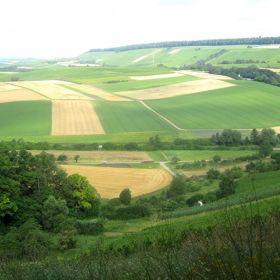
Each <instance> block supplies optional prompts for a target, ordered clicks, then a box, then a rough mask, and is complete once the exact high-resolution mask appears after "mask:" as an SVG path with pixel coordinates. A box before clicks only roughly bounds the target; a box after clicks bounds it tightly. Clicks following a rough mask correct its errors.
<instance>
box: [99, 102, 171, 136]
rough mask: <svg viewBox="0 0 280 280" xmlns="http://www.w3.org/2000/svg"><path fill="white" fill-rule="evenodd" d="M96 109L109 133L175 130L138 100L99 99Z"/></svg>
mask: <svg viewBox="0 0 280 280" xmlns="http://www.w3.org/2000/svg"><path fill="white" fill-rule="evenodd" d="M95 110H96V112H97V113H98V116H99V118H100V121H101V123H102V126H103V128H104V129H105V131H106V132H107V133H119V132H137V131H174V129H173V127H171V126H169V124H168V123H166V122H165V121H163V120H162V119H161V118H159V117H158V116H156V115H155V114H154V113H152V112H150V111H149V110H147V109H146V108H145V107H144V106H142V105H141V104H140V103H138V102H129V101H128V102H109V101H98V102H96V103H95Z"/></svg>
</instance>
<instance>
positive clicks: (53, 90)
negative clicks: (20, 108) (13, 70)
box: [13, 80, 92, 100]
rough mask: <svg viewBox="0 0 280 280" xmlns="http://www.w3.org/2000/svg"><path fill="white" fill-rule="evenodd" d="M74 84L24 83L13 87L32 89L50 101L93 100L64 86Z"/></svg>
mask: <svg viewBox="0 0 280 280" xmlns="http://www.w3.org/2000/svg"><path fill="white" fill-rule="evenodd" d="M71 84H72V83H70V82H64V81H55V80H53V81H30V82H29V81H24V82H15V83H13V85H16V86H19V87H22V88H26V89H30V90H32V91H35V92H38V93H40V94H42V95H44V96H46V97H47V98H49V99H53V100H56V99H70V100H73V99H75V100H92V98H90V97H88V96H86V95H83V94H82V93H79V92H77V91H74V90H71V89H69V88H67V87H64V86H69V85H71Z"/></svg>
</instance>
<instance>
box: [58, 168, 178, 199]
mask: <svg viewBox="0 0 280 280" xmlns="http://www.w3.org/2000/svg"><path fill="white" fill-rule="evenodd" d="M61 167H62V168H63V169H64V170H65V171H66V172H67V173H68V174H75V173H79V174H80V175H82V176H85V177H87V179H88V180H89V182H90V183H91V184H92V185H93V186H94V187H95V189H96V190H97V192H98V193H99V194H100V195H101V197H102V198H114V197H118V196H119V194H120V192H121V191H122V190H123V189H124V188H129V189H130V190H131V193H132V196H134V197H135V196H139V195H143V194H147V193H151V192H155V191H158V190H160V189H162V188H164V187H166V186H168V185H169V184H170V182H171V180H172V176H171V175H170V174H169V173H168V172H167V171H165V170H164V169H159V168H155V169H142V168H139V169H138V168H113V167H95V166H80V165H62V166H61Z"/></svg>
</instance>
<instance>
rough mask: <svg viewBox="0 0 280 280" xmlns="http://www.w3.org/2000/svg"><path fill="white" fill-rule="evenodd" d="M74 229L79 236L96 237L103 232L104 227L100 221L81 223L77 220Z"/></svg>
mask: <svg viewBox="0 0 280 280" xmlns="http://www.w3.org/2000/svg"><path fill="white" fill-rule="evenodd" d="M75 227H76V229H77V231H78V233H79V234H88V235H89V234H90V235H98V234H100V233H102V232H103V231H104V225H103V223H102V222H101V221H96V220H95V221H82V220H77V221H76V223H75Z"/></svg>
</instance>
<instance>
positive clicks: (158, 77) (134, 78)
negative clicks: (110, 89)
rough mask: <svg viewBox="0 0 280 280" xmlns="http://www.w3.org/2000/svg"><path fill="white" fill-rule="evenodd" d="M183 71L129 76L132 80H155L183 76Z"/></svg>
mask: <svg viewBox="0 0 280 280" xmlns="http://www.w3.org/2000/svg"><path fill="white" fill-rule="evenodd" d="M184 75H185V74H183V73H170V74H161V75H151V76H131V77H130V78H131V79H132V80H136V81H146V80H157V79H166V78H175V77H181V76H184Z"/></svg>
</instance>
